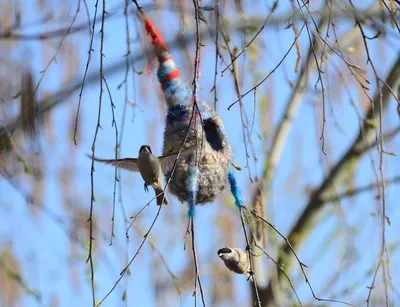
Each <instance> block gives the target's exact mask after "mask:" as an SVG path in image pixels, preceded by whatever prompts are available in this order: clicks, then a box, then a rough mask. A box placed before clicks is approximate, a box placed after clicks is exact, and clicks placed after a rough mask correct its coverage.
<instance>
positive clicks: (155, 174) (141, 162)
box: [137, 145, 169, 206]
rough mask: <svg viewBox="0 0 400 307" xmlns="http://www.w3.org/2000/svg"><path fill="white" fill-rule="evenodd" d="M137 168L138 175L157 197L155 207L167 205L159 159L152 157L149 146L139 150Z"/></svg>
mask: <svg viewBox="0 0 400 307" xmlns="http://www.w3.org/2000/svg"><path fill="white" fill-rule="evenodd" d="M137 162H138V163H137V164H138V167H139V171H140V174H141V175H142V178H143V180H144V182H145V189H147V185H150V186H152V187H153V189H154V192H155V193H156V197H157V205H159V206H160V205H162V204H166V205H168V203H169V202H168V199H167V196H166V195H165V192H164V187H163V180H162V168H161V162H160V158H158V157H156V156H154V155H153V153H152V151H151V148H150V146H148V145H143V146H142V147H140V150H139V158H138V161H137Z"/></svg>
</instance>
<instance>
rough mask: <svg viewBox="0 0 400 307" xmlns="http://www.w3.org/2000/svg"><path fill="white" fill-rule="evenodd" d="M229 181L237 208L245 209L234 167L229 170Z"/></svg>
mask: <svg viewBox="0 0 400 307" xmlns="http://www.w3.org/2000/svg"><path fill="white" fill-rule="evenodd" d="M228 180H229V184H230V186H231V192H232V195H233V197H234V198H235V204H236V206H238V207H239V208H241V207H243V205H244V202H243V199H242V193H241V192H240V189H239V188H238V186H237V182H236V178H235V175H234V174H233V168H232V166H231V167H230V168H229V173H228Z"/></svg>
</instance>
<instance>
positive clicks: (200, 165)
mask: <svg viewBox="0 0 400 307" xmlns="http://www.w3.org/2000/svg"><path fill="white" fill-rule="evenodd" d="M140 13H141V15H142V18H143V20H144V22H145V27H146V30H147V33H148V34H149V35H150V36H151V39H152V44H153V46H154V49H155V54H156V56H157V59H158V62H159V67H158V71H157V77H158V81H159V82H160V84H161V88H162V90H163V92H164V96H165V102H166V104H167V107H168V113H167V116H166V126H165V131H164V146H163V155H167V154H171V153H176V152H177V151H178V150H179V149H180V148H181V147H182V144H183V142H184V140H185V137H186V135H187V137H186V141H185V143H184V144H183V149H186V148H189V147H192V146H196V148H197V151H196V152H194V153H193V154H190V155H188V156H186V157H184V158H180V159H179V160H178V162H177V165H176V169H175V171H174V173H173V174H172V177H171V181H170V183H169V185H168V189H169V191H170V192H171V193H172V194H174V195H175V196H177V197H178V199H179V200H180V201H182V202H188V203H189V206H191V205H195V204H204V203H208V202H212V201H214V200H215V199H216V198H217V196H218V195H220V194H221V192H222V191H223V190H224V189H225V188H226V186H227V182H228V172H229V167H230V164H231V160H232V150H231V145H230V143H229V141H228V138H227V135H226V132H225V129H224V126H223V123H222V120H221V118H220V117H219V115H218V114H217V112H215V111H214V110H213V109H212V108H211V107H209V106H208V105H207V104H206V103H205V102H203V101H201V100H199V101H197V102H196V104H197V106H195V107H194V97H193V94H192V92H191V90H190V89H189V87H188V84H187V83H186V82H184V81H183V80H182V78H181V74H180V71H179V69H178V68H177V66H176V64H175V62H174V60H173V58H172V56H171V54H170V52H169V49H168V46H167V44H166V42H165V40H164V38H163V37H162V36H161V34H160V33H159V31H158V30H157V29H156V28H155V26H154V25H153V23H152V22H151V20H150V18H149V17H148V16H147V15H146V14H145V13H144V12H143V11H142V10H140ZM193 112H194V115H193V116H192V114H193ZM171 173H172V170H169V171H168V172H167V173H166V179H167V180H168V178H170V176H171Z"/></svg>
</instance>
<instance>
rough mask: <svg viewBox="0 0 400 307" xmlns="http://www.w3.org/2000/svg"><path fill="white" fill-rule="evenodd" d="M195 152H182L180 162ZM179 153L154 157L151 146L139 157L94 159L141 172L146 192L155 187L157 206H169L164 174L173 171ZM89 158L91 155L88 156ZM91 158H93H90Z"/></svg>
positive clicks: (143, 150)
mask: <svg viewBox="0 0 400 307" xmlns="http://www.w3.org/2000/svg"><path fill="white" fill-rule="evenodd" d="M194 151H195V147H190V148H188V149H186V150H183V151H181V154H180V155H179V158H178V161H180V160H184V159H185V157H187V156H188V155H189V154H192V153H193V152H194ZM177 155H178V153H173V154H169V155H164V156H160V157H156V156H154V155H153V153H152V151H151V148H150V146H148V145H143V146H142V147H140V150H139V157H138V158H137V159H136V158H123V159H99V158H96V157H93V159H94V160H95V161H98V162H103V163H107V164H111V165H114V166H116V167H119V168H124V169H127V170H130V171H133V172H140V174H141V175H142V178H143V180H144V182H145V190H147V186H148V185H150V186H152V187H153V189H154V192H155V193H156V196H157V205H162V204H166V205H168V199H167V196H166V195H165V193H164V187H163V181H162V173H163V172H164V173H166V172H169V171H171V170H172V168H173V165H174V163H175V160H176V159H177ZM88 156H89V155H88ZM89 157H90V158H91V156H89Z"/></svg>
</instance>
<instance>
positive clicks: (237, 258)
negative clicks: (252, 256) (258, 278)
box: [217, 247, 251, 277]
mask: <svg viewBox="0 0 400 307" xmlns="http://www.w3.org/2000/svg"><path fill="white" fill-rule="evenodd" d="M217 253H218V257H219V258H221V259H222V261H224V263H225V265H226V267H227V268H228V269H229V270H231V271H233V272H235V273H237V274H244V275H246V276H247V277H250V275H251V274H250V271H251V270H250V261H249V256H248V255H247V253H246V252H245V251H244V250H242V249H241V248H232V247H224V248H221V249H219V250H218V252H217Z"/></svg>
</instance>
